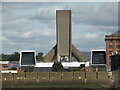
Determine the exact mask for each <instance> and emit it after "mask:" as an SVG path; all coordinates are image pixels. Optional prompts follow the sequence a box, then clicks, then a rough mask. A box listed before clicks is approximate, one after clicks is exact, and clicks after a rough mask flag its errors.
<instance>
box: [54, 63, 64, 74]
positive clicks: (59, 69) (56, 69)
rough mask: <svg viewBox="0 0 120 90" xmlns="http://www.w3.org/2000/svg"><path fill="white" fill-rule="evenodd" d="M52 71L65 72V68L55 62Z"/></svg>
mask: <svg viewBox="0 0 120 90" xmlns="http://www.w3.org/2000/svg"><path fill="white" fill-rule="evenodd" d="M52 71H55V72H62V71H64V68H63V65H62V64H61V62H54V64H53V66H52Z"/></svg>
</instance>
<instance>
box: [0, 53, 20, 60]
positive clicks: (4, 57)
mask: <svg viewBox="0 0 120 90" xmlns="http://www.w3.org/2000/svg"><path fill="white" fill-rule="evenodd" d="M1 57H2V60H3V61H19V57H20V54H19V53H18V52H14V53H13V54H9V55H7V54H1Z"/></svg>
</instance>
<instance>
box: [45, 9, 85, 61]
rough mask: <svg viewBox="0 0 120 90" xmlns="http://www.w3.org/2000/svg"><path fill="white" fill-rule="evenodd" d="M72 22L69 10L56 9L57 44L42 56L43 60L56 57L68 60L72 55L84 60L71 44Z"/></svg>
mask: <svg viewBox="0 0 120 90" xmlns="http://www.w3.org/2000/svg"><path fill="white" fill-rule="evenodd" d="M71 26H72V24H71V10H57V11H56V40H57V41H56V42H57V44H56V45H55V46H54V47H53V48H52V49H51V50H50V52H49V53H48V54H47V55H46V56H45V57H44V61H45V62H50V61H51V60H54V59H56V60H57V61H59V62H60V61H61V60H62V59H63V58H66V60H68V61H70V62H71V60H72V55H73V56H74V57H75V58H76V59H77V60H78V61H79V62H80V61H85V58H84V57H83V55H82V54H81V53H80V52H79V50H77V48H75V46H74V45H72V30H71V29H72V27H71Z"/></svg>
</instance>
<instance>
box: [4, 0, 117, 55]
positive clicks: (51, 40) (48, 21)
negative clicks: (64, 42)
mask: <svg viewBox="0 0 120 90" xmlns="http://www.w3.org/2000/svg"><path fill="white" fill-rule="evenodd" d="M116 5H117V4H116V3H74V2H72V3H70V2H69V3H68V2H66V3H65V2H64V3H52V2H51V3H49V2H47V3H43V2H42V3H41V2H39V3H6V2H4V3H3V6H2V7H3V13H2V15H3V22H2V23H3V24H2V29H3V31H2V32H3V33H2V36H3V39H2V44H3V47H2V49H3V53H13V52H15V51H21V50H26V49H34V50H35V51H36V52H44V53H45V54H46V53H47V52H48V51H49V50H50V49H51V48H52V47H53V46H54V45H55V41H56V36H55V34H56V33H55V32H56V18H55V17H56V14H55V11H56V10H57V9H64V10H72V43H73V44H74V45H75V46H76V47H78V48H79V49H80V51H90V50H91V49H98V48H105V41H104V36H105V35H106V34H111V33H113V32H115V31H116V30H117V23H116V22H117V8H116V7H117V6H116Z"/></svg>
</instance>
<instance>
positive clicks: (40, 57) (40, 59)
mask: <svg viewBox="0 0 120 90" xmlns="http://www.w3.org/2000/svg"><path fill="white" fill-rule="evenodd" d="M36 59H37V61H44V57H43V56H38V55H37V56H36Z"/></svg>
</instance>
